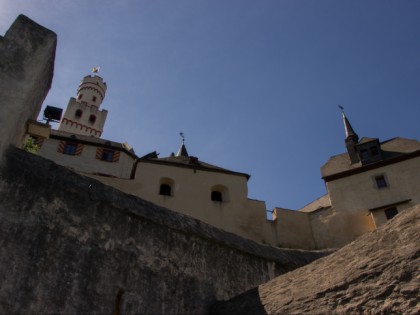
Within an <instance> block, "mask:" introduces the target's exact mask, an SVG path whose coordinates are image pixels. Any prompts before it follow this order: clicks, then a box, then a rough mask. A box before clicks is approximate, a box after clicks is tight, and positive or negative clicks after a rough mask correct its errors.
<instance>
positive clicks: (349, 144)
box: [338, 105, 360, 164]
mask: <svg viewBox="0 0 420 315" xmlns="http://www.w3.org/2000/svg"><path fill="white" fill-rule="evenodd" d="M338 107H339V108H340V110H341V115H342V116H343V123H344V131H345V133H346V138H345V140H344V142H345V144H346V148H347V152H348V154H349V158H350V161H351V164H354V163H357V162H359V161H360V159H359V155H358V154H357V151H356V145H357V143H358V142H359V136H358V135H357V133H356V132H355V131H354V129H353V127H352V126H351V124H350V121H349V120H348V118H347V116H346V114H345V113H344V107H343V106H341V105H338Z"/></svg>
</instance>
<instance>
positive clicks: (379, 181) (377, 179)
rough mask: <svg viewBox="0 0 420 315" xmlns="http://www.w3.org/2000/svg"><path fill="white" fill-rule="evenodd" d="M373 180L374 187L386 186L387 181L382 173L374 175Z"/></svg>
mask: <svg viewBox="0 0 420 315" xmlns="http://www.w3.org/2000/svg"><path fill="white" fill-rule="evenodd" d="M375 182H376V187H377V188H379V189H381V188H386V187H388V183H387V181H386V178H385V176H384V175H378V176H375Z"/></svg>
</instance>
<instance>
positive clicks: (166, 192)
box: [159, 184, 172, 196]
mask: <svg viewBox="0 0 420 315" xmlns="http://www.w3.org/2000/svg"><path fill="white" fill-rule="evenodd" d="M171 192H172V188H171V186H169V185H168V184H161V185H160V190H159V195H162V196H170V195H171Z"/></svg>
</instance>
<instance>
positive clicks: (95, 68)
mask: <svg viewBox="0 0 420 315" xmlns="http://www.w3.org/2000/svg"><path fill="white" fill-rule="evenodd" d="M100 69H101V67H93V68H92V72H93V73H98V72H99V70H100Z"/></svg>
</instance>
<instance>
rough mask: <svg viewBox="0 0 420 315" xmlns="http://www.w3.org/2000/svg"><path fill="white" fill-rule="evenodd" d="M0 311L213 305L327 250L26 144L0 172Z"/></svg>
mask: <svg viewBox="0 0 420 315" xmlns="http://www.w3.org/2000/svg"><path fill="white" fill-rule="evenodd" d="M0 200H1V203H0V240H1V241H0V244H1V246H0V283H1V285H0V313H2V314H3V313H15V314H16V313H25V314H26V313H38V314H40V313H43V314H44V313H78V314H80V313H101V314H111V313H112V312H115V313H128V314H130V313H206V312H207V311H208V307H209V305H211V304H212V303H213V302H214V301H217V300H226V299H229V298H231V297H233V296H235V295H237V294H239V293H241V292H244V291H245V290H247V289H250V288H252V287H255V286H257V285H259V284H261V283H264V282H266V281H268V280H269V279H272V278H274V277H275V276H277V275H280V274H283V273H285V272H287V271H290V270H292V269H295V268H297V267H299V266H303V265H305V264H307V263H308V262H310V261H312V260H314V259H316V258H318V257H320V256H323V255H325V253H322V252H305V251H298V250H280V249H277V248H273V247H269V246H264V245H259V244H257V243H255V242H252V241H248V240H245V239H242V238H240V237H238V236H235V235H233V234H230V233H227V232H224V231H222V230H219V229H217V228H214V227H212V226H209V225H207V224H204V223H202V222H201V221H198V220H196V219H193V218H190V217H188V216H185V215H182V214H179V213H175V212H172V211H170V210H167V209H164V208H161V207H158V206H156V205H154V204H151V203H148V202H146V201H144V200H142V199H140V198H137V197H134V196H132V195H128V194H124V193H122V192H120V191H118V190H116V189H113V188H111V187H109V186H105V185H103V184H101V183H100V182H98V181H95V180H93V179H90V178H86V177H83V176H80V175H78V174H75V173H73V172H71V171H70V170H68V169H66V168H64V167H61V166H58V165H56V164H54V163H53V162H51V161H49V160H45V159H43V158H41V157H38V156H35V155H32V154H30V153H27V152H25V151H23V150H19V149H16V148H10V149H9V150H8V151H7V154H6V156H5V161H4V163H3V166H2V169H1V172H0Z"/></svg>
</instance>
